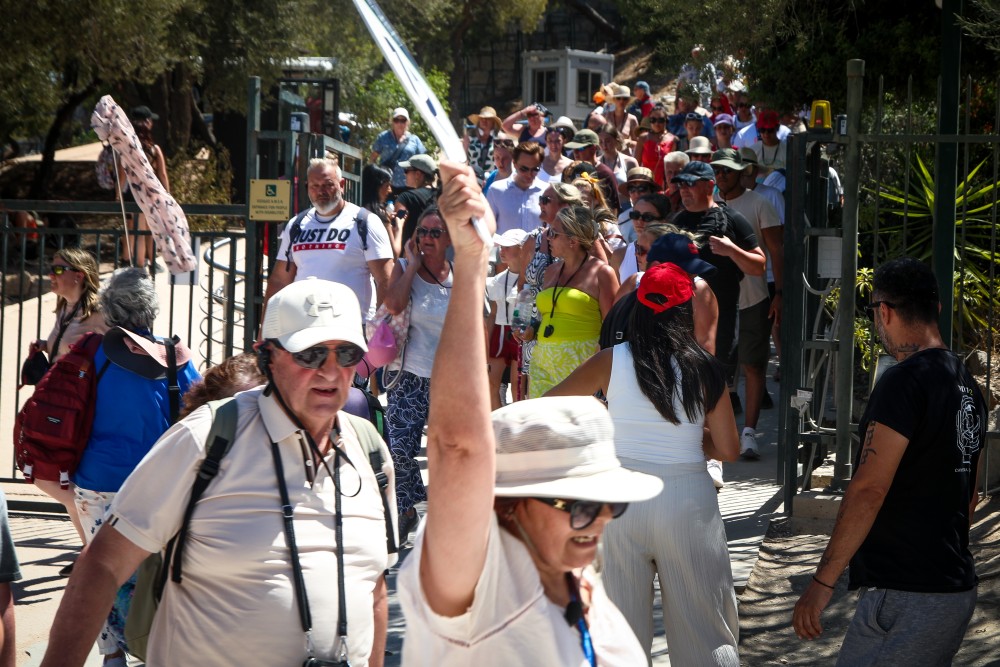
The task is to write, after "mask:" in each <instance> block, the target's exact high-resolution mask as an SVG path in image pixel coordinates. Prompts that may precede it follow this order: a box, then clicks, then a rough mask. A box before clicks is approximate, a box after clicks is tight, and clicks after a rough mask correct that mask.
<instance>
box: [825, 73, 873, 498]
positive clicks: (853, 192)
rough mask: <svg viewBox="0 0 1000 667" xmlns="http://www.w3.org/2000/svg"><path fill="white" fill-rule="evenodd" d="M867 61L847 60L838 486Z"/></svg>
mask: <svg viewBox="0 0 1000 667" xmlns="http://www.w3.org/2000/svg"><path fill="white" fill-rule="evenodd" d="M864 76H865V62H864V61H863V60H849V61H847V152H846V155H845V162H844V171H845V172H846V173H845V174H844V179H845V185H844V225H843V238H842V242H843V251H842V253H841V267H840V273H841V278H840V305H839V309H840V323H839V324H840V326H839V328H838V331H837V338H838V339H839V345H838V346H837V458H836V463H835V464H834V471H833V476H834V485H835V486H836V485H837V482H838V480H846V479H848V478H850V476H851V412H852V409H853V406H854V308H855V303H854V301H855V293H856V287H857V277H858V253H857V247H858V202H859V199H860V197H859V194H860V170H861V144H860V142H859V141H858V134H859V133H860V132H861V94H862V87H863V85H864Z"/></svg>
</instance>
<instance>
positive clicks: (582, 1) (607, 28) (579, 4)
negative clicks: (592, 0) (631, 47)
mask: <svg viewBox="0 0 1000 667" xmlns="http://www.w3.org/2000/svg"><path fill="white" fill-rule="evenodd" d="M563 2H565V3H566V4H567V5H568V6H569V7H572V8H573V9H575V10H576V11H578V12H579V13H580V16H582V17H584V18H585V19H587V20H588V21H590V22H591V23H593V24H594V25H596V26H597V27H598V29H600V30H602V31H604V32H607V33H608V35H609V36H611V37H614V41H616V42H618V43H621V41H622V38H623V36H622V29H621V28H620V27H619V26H616V25H612V24H611V23H610V22H609V21H608V20H607V19H606V18H604V17H603V16H601V14H600V13H599V12H598V11H597V10H596V9H594V8H593V7H591V6H590V4H589V3H588V2H587V0H563Z"/></svg>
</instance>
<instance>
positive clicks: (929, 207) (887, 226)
mask: <svg viewBox="0 0 1000 667" xmlns="http://www.w3.org/2000/svg"><path fill="white" fill-rule="evenodd" d="M986 164H987V161H986V160H983V161H982V162H980V163H978V164H977V165H976V166H975V167H974V168H973V169H972V170H971V171H970V172H969V174H968V175H967V176H966V177H965V178H964V179H963V180H962V181H961V182H960V183H959V184H958V186H957V188H956V190H955V209H956V214H957V215H956V220H955V227H956V229H955V235H956V247H955V262H956V266H958V267H959V271H957V272H956V273H955V277H954V284H955V291H954V300H955V307H956V312H955V325H956V327H955V329H956V331H959V332H961V334H962V341H961V342H962V343H963V344H964V345H965V346H966V347H967V348H975V347H977V346H979V345H981V344H982V342H983V341H984V340H985V338H986V336H987V334H988V332H989V329H990V326H991V323H990V322H989V321H988V319H987V318H988V313H989V311H990V309H991V306H992V308H993V309H994V310H995V309H996V294H998V292H1000V278H998V277H997V276H996V275H995V267H994V262H995V261H996V257H995V252H996V248H995V247H994V246H993V244H994V243H995V241H996V231H995V229H994V225H995V220H996V216H997V215H998V213H1000V211H996V210H995V208H996V207H995V204H994V201H995V199H996V196H997V193H996V189H997V183H996V182H995V181H993V179H992V178H989V177H986V178H984V177H983V176H982V175H980V170H981V169H982V168H983V167H984V166H985V165H986ZM911 171H912V178H911V180H910V189H909V190H908V191H904V190H903V189H902V188H900V187H897V186H894V185H890V184H887V183H882V184H880V186H879V188H878V191H877V194H878V196H879V197H880V198H882V199H883V200H885V201H887V202H889V205H888V206H887V207H885V208H884V209H882V221H881V222H882V224H881V226H880V229H879V234H878V242H879V244H880V248H879V252H878V253H877V256H879V257H895V256H900V255H909V256H911V257H916V258H917V259H921V260H925V261H929V260H930V258H931V256H932V254H933V243H934V225H933V218H934V198H935V183H934V176H933V175H932V174H931V172H930V170H929V169H928V167H927V165H926V164H925V162H924V160H923V158H922V157H921V156H920V154H919V153H917V154H915V155H914V160H913V164H912V166H911ZM991 270H993V271H994V277H993V278H991V277H990V272H991ZM995 335H996V334H995V332H994V336H995Z"/></svg>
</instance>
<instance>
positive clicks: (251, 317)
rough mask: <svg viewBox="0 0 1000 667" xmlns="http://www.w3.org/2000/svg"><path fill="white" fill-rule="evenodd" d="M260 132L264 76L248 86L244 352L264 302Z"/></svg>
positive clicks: (244, 222) (250, 344)
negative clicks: (254, 214)
mask: <svg viewBox="0 0 1000 667" xmlns="http://www.w3.org/2000/svg"><path fill="white" fill-rule="evenodd" d="M258 132H260V77H256V76H252V77H250V81H249V85H248V86H247V166H246V172H247V183H246V192H247V197H246V201H245V202H244V203H245V205H246V207H247V208H246V212H245V213H244V214H243V215H244V217H243V227H244V229H245V231H246V239H245V240H244V243H245V247H244V255H245V257H246V272H247V275H246V280H244V281H243V310H244V316H245V319H244V325H243V349H244V350H249V349H250V348H251V347H252V346H253V343H254V341H255V340H257V325H258V317H259V316H260V307H261V305H263V302H264V292H263V280H262V275H263V270H262V266H263V262H262V257H260V255H259V253H260V252H261V250H260V247H261V246H260V243H259V241H258V231H259V230H258V228H257V224H256V223H255V222H252V221H251V220H250V179H251V178H257V164H258V160H257V133H258ZM205 270H206V271H211V267H209V266H206V267H205Z"/></svg>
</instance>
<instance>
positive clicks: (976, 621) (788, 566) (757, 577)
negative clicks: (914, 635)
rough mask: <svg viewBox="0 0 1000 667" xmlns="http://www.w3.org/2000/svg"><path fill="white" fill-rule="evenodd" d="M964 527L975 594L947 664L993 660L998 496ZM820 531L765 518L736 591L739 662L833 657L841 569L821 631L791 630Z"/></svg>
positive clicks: (842, 626) (996, 655)
mask: <svg viewBox="0 0 1000 667" xmlns="http://www.w3.org/2000/svg"><path fill="white" fill-rule="evenodd" d="M976 517H977V521H976V523H975V525H974V526H973V529H972V532H971V534H970V542H971V543H972V552H973V555H974V556H975V558H976V571H977V573H978V575H979V600H978V603H977V605H976V611H975V614H973V617H972V622H971V623H970V625H969V630H968V632H966V635H965V641H964V642H963V643H962V647H961V649H960V650H959V652H958V655H956V656H955V661H954V664H956V665H967V666H970V667H981V666H987V665H993V666H995V665H1000V648H998V647H1000V497H993V498H990V499H987V501H985V502H984V503H982V504H980V506H979V508H978V509H977V511H976ZM827 539H828V537H827V536H826V535H810V534H804V533H801V532H798V531H796V530H795V529H794V528H793V527H792V525H791V524H790V523H789V522H787V521H780V522H778V521H776V522H773V523H772V524H771V527H770V528H769V530H768V534H767V537H766V539H765V541H764V544H763V545H762V546H761V549H760V557H759V559H758V561H757V564H756V566H755V567H754V570H753V573H752V574H751V575H750V580H749V581H748V582H747V587H746V589H745V590H744V592H743V594H742V595H740V598H739V600H740V657H741V662H742V664H744V665H752V666H754V667H756V666H758V665H833V664H834V663H835V662H836V660H837V654H838V652H839V651H840V644H841V641H842V639H843V637H844V633H845V632H846V631H847V626H848V624H849V623H850V621H851V617H852V616H853V614H854V606H855V603H856V600H857V595H856V593H855V592H854V591H848V590H847V575H846V574H845V575H844V576H842V577H841V578H840V580H839V581H837V586H836V590H835V591H834V594H833V599H832V600H831V602H830V606H829V607H827V609H826V611H824V613H823V619H822V620H823V629H824V632H823V636H822V637H820V638H819V639H817V640H815V641H812V642H806V641H802V640H800V639H799V638H798V637H796V636H795V632H794V631H793V630H792V626H791V621H792V609H793V607H794V606H795V602H796V601H797V600H798V598H799V596H800V595H801V594H802V592H803V591H804V590H805V588H806V586H807V585H808V583H809V580H810V578H811V577H812V574H813V573H814V572H815V568H816V564H817V563H818V562H819V558H820V556H821V555H822V553H823V549H824V548H825V547H826V543H827Z"/></svg>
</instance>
